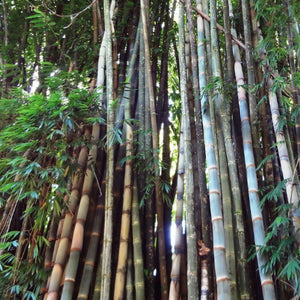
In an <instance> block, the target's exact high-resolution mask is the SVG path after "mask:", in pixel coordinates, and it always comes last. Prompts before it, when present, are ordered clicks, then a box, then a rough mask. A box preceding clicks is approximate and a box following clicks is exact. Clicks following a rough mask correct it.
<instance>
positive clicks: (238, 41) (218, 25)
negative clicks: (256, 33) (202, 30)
mask: <svg viewBox="0 0 300 300" xmlns="http://www.w3.org/2000/svg"><path fill="white" fill-rule="evenodd" d="M180 2H181V3H183V4H185V1H180ZM192 10H194V11H195V12H196V13H197V15H199V16H201V17H202V18H203V19H205V20H206V21H208V22H210V17H209V16H208V15H206V14H205V13H203V12H202V11H201V10H199V9H197V8H196V7H193V6H192ZM217 28H218V29H219V30H221V31H222V32H224V33H225V29H224V27H223V26H221V25H220V24H218V23H217ZM231 38H232V40H233V41H234V42H235V43H236V44H237V45H238V46H239V47H241V48H242V49H244V50H246V46H245V45H244V44H243V43H242V42H241V41H240V40H238V39H237V38H236V37H235V36H233V35H232V34H231Z"/></svg>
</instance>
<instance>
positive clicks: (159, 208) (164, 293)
mask: <svg viewBox="0 0 300 300" xmlns="http://www.w3.org/2000/svg"><path fill="white" fill-rule="evenodd" d="M140 3H141V16H142V23H143V36H144V44H145V70H146V73H147V77H146V78H147V81H148V83H147V84H148V92H149V100H150V101H149V102H150V103H149V104H150V116H151V129H152V146H153V158H154V160H155V166H154V174H155V204H156V213H157V233H158V252H159V254H158V255H159V273H160V274H159V277H160V283H161V298H162V300H164V299H167V298H168V281H167V267H166V254H165V252H166V251H165V234H164V212H163V201H162V195H161V190H160V177H159V166H158V164H157V162H159V141H158V130H157V121H156V110H155V97H154V89H153V80H152V73H151V63H150V44H149V33H148V22H147V13H148V11H147V12H146V7H145V0H141V2H140Z"/></svg>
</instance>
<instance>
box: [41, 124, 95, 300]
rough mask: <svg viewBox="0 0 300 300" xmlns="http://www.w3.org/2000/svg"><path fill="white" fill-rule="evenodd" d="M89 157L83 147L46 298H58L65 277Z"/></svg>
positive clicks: (86, 149)
mask: <svg viewBox="0 0 300 300" xmlns="http://www.w3.org/2000/svg"><path fill="white" fill-rule="evenodd" d="M84 134H85V136H88V135H90V130H89V128H86V130H85V133H84ZM87 159H88V148H87V147H82V148H81V150H80V153H79V157H78V165H79V168H78V170H77V173H76V174H75V175H74V178H73V180H72V190H71V194H70V198H69V201H68V211H67V212H66V215H65V217H64V222H63V228H62V233H61V238H60V240H59V244H58V248H57V253H56V257H55V261H54V266H53V269H52V272H51V277H50V280H49V289H48V293H47V294H45V299H47V300H54V299H58V297H59V294H58V292H59V286H60V282H61V280H62V278H63V271H64V266H65V264H66V260H67V254H68V251H69V247H70V246H71V245H70V237H71V235H72V227H73V218H74V215H75V210H76V208H77V204H78V201H79V199H80V194H81V187H82V184H83V177H84V176H83V172H84V170H85V167H86V163H87Z"/></svg>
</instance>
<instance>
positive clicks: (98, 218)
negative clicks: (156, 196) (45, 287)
mask: <svg viewBox="0 0 300 300" xmlns="http://www.w3.org/2000/svg"><path fill="white" fill-rule="evenodd" d="M105 38H106V37H105V33H104V36H103V39H102V43H101V47H100V49H99V59H98V72H97V83H96V87H97V89H98V90H99V91H102V94H100V97H99V105H100V106H102V105H103V98H104V97H103V86H104V83H105V73H104V69H105V53H106V52H105V51H106V43H105ZM100 136H101V133H100ZM100 136H99V137H100ZM93 149H94V151H95V150H96V148H93ZM94 155H96V154H95V153H94ZM95 162H96V157H95V161H94V163H95ZM100 163H101V164H102V160H101V159H100ZM92 168H93V166H92ZM98 169H101V167H99V166H98ZM93 172H94V170H93ZM94 175H95V174H94ZM96 179H97V178H96ZM97 184H98V185H99V186H98V188H99V193H100V195H99V199H98V201H97V207H96V213H95V218H94V223H93V227H92V233H91V239H90V242H89V246H88V252H87V255H86V260H85V263H84V267H83V273H82V278H84V280H81V281H80V287H79V292H78V296H77V299H82V300H83V299H87V298H88V295H89V290H90V285H91V281H92V275H93V270H94V265H95V260H96V254H97V249H98V248H99V239H100V234H101V228H102V227H101V226H102V225H103V219H104V195H103V194H102V190H104V189H103V188H102V189H101V188H100V183H99V182H98V179H97Z"/></svg>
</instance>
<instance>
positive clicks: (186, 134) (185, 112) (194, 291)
mask: <svg viewBox="0 0 300 300" xmlns="http://www.w3.org/2000/svg"><path fill="white" fill-rule="evenodd" d="M184 41H185V37H184V7H183V4H182V3H180V4H179V48H178V49H179V66H180V96H181V103H182V120H183V129H184V131H183V139H184V165H185V176H184V179H185V184H186V238H187V282H188V297H189V299H198V298H199V291H198V276H197V270H198V266H197V264H198V259H197V245H196V234H195V222H194V193H193V191H194V182H193V173H192V170H193V166H192V161H191V157H192V153H191V131H190V116H189V108H188V99H187V74H186V62H185V49H184Z"/></svg>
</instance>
